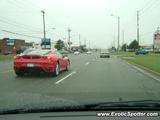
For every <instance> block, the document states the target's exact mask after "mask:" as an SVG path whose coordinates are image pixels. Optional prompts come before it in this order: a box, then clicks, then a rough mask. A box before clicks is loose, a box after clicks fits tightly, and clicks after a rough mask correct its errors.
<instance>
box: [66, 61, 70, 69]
mask: <svg viewBox="0 0 160 120" xmlns="http://www.w3.org/2000/svg"><path fill="white" fill-rule="evenodd" d="M69 67H70V62H69V61H67V65H66V71H68V70H69Z"/></svg>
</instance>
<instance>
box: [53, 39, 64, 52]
mask: <svg viewBox="0 0 160 120" xmlns="http://www.w3.org/2000/svg"><path fill="white" fill-rule="evenodd" d="M64 47H65V46H64V42H63V41H62V40H58V41H57V42H56V44H55V48H56V49H57V50H62V49H63V48H64Z"/></svg>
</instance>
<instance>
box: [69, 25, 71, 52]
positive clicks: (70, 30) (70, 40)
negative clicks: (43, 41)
mask: <svg viewBox="0 0 160 120" xmlns="http://www.w3.org/2000/svg"><path fill="white" fill-rule="evenodd" d="M70 32H71V29H70V28H68V45H69V51H70V49H71V36H70Z"/></svg>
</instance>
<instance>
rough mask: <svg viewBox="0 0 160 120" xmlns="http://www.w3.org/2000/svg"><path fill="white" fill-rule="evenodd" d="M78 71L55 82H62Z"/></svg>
mask: <svg viewBox="0 0 160 120" xmlns="http://www.w3.org/2000/svg"><path fill="white" fill-rule="evenodd" d="M75 73H76V72H72V73H70V74H68V75H67V76H65V77H64V78H62V79H60V80H58V81H57V82H56V83H55V84H59V83H60V82H62V81H63V80H65V79H67V78H68V77H70V76H72V75H73V74H75Z"/></svg>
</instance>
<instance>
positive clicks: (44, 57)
mask: <svg viewBox="0 0 160 120" xmlns="http://www.w3.org/2000/svg"><path fill="white" fill-rule="evenodd" d="M42 58H43V59H44V60H52V57H50V56H43V57H42Z"/></svg>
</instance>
